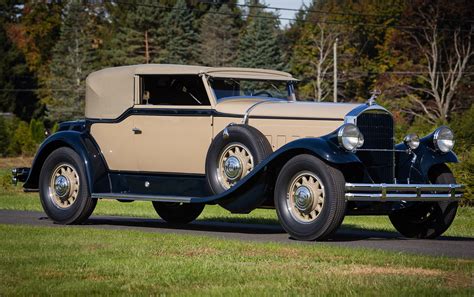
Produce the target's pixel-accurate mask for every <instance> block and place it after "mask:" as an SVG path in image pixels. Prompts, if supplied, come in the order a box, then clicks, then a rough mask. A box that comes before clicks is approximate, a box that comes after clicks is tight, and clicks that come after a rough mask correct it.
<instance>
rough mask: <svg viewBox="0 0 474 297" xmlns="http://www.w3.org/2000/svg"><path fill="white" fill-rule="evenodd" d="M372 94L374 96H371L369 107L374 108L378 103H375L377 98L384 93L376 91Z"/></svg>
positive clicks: (368, 102)
mask: <svg viewBox="0 0 474 297" xmlns="http://www.w3.org/2000/svg"><path fill="white" fill-rule="evenodd" d="M370 94H372V96H370V98H369V100H368V101H367V105H369V106H372V105H374V104H376V103H377V102H375V99H377V97H378V96H379V95H380V94H382V92H381V91H380V90H377V89H374V90H373V91H372V92H370Z"/></svg>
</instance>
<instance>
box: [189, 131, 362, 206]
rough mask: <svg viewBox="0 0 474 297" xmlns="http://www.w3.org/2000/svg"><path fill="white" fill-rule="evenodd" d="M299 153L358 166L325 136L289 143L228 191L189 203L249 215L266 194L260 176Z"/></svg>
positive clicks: (192, 200)
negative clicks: (221, 205) (256, 199)
mask: <svg viewBox="0 0 474 297" xmlns="http://www.w3.org/2000/svg"><path fill="white" fill-rule="evenodd" d="M299 154H311V155H314V156H316V157H318V158H320V159H322V160H324V161H326V162H328V163H331V164H338V165H341V164H349V163H361V161H360V160H359V158H358V157H357V156H356V155H355V154H354V153H351V152H347V151H345V150H343V149H341V148H339V147H338V146H337V145H335V144H334V143H333V142H332V141H331V140H329V139H327V138H325V137H322V138H302V139H298V140H295V141H292V142H290V143H288V144H286V145H284V146H283V147H281V148H280V149H278V150H277V151H275V152H274V153H272V154H271V155H270V156H268V157H267V158H266V159H265V160H263V161H262V162H260V163H259V164H258V165H257V167H255V169H254V170H252V171H251V172H250V173H249V174H248V175H246V176H245V177H244V178H243V179H242V180H240V181H239V182H238V183H237V184H236V185H234V186H233V187H231V188H230V189H228V190H227V191H225V192H223V193H220V194H216V195H213V196H209V197H202V198H192V199H191V201H190V202H192V203H216V202H219V201H223V200H226V207H227V208H228V210H230V211H231V212H236V213H248V212H250V211H251V210H253V209H255V208H256V207H258V205H255V203H254V202H253V201H254V197H255V195H267V194H268V185H264V184H259V183H258V182H259V181H260V180H261V179H260V177H261V176H262V174H265V173H269V172H272V171H273V172H274V173H277V172H275V171H276V170H277V169H280V168H281V167H282V166H283V165H284V164H285V163H286V162H287V161H288V160H290V159H291V158H292V157H294V156H297V155H299ZM275 179H276V176H275ZM229 202H230V203H229Z"/></svg>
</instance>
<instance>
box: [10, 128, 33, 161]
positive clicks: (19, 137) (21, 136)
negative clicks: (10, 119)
mask: <svg viewBox="0 0 474 297" xmlns="http://www.w3.org/2000/svg"><path fill="white" fill-rule="evenodd" d="M36 148H37V144H36V143H35V141H34V140H33V137H32V135H31V130H30V127H29V126H28V124H27V123H26V122H23V121H22V122H20V123H19V124H18V127H17V128H16V129H15V131H14V132H13V137H12V138H11V141H10V144H9V149H8V153H9V155H10V156H18V155H23V156H32V155H34V153H35V152H36Z"/></svg>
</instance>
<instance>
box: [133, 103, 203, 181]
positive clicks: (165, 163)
mask: <svg viewBox="0 0 474 297" xmlns="http://www.w3.org/2000/svg"><path fill="white" fill-rule="evenodd" d="M188 108H190V107H188ZM191 108H192V107H191ZM133 118H134V123H135V127H137V128H138V129H140V130H141V131H142V134H139V135H135V136H136V139H137V141H136V142H135V146H136V147H138V148H139V149H136V151H137V154H138V155H139V158H138V170H140V171H144V172H153V171H159V172H170V173H198V174H204V171H205V170H204V168H205V163H206V155H207V150H208V149H209V145H210V144H211V141H212V126H211V121H212V119H211V117H191V116H186V117H180V116H140V115H136V116H133ZM163 127H165V129H163ZM150 134H151V135H153V136H151V137H150Z"/></svg>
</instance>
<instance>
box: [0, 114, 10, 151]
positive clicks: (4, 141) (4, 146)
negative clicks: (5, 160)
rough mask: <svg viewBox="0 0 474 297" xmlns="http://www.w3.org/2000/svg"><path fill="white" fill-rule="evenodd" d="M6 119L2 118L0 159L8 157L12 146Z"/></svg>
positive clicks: (0, 120) (0, 122) (0, 121)
mask: <svg viewBox="0 0 474 297" xmlns="http://www.w3.org/2000/svg"><path fill="white" fill-rule="evenodd" d="M8 131H9V130H8V127H7V123H6V121H5V119H4V118H3V117H0V157H6V156H7V153H8V146H9V144H10V133H9V132H8Z"/></svg>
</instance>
